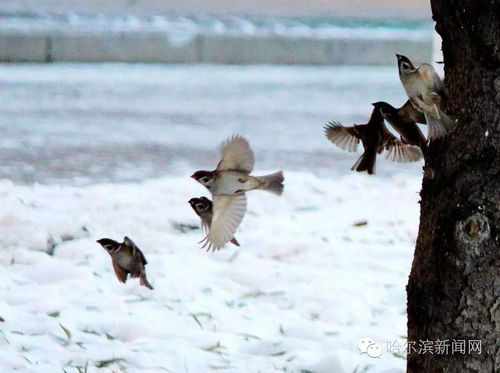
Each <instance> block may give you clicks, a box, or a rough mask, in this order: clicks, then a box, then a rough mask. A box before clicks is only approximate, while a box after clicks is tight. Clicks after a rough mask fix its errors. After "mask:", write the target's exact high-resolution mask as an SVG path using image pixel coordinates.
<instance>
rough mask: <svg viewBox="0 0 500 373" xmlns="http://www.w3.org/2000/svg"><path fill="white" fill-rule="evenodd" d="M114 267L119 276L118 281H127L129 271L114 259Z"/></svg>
mask: <svg viewBox="0 0 500 373" xmlns="http://www.w3.org/2000/svg"><path fill="white" fill-rule="evenodd" d="M113 269H114V270H115V274H116V277H118V281H120V282H123V283H125V282H126V281H127V274H128V272H127V271H125V270H124V269H123V268H121V267H120V266H119V265H118V263H116V262H115V261H114V260H113Z"/></svg>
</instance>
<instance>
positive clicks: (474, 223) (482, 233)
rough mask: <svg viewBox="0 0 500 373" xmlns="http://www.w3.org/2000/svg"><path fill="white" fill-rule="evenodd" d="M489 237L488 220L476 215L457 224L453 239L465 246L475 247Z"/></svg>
mask: <svg viewBox="0 0 500 373" xmlns="http://www.w3.org/2000/svg"><path fill="white" fill-rule="evenodd" d="M489 237H490V224H489V222H488V218H487V217H486V216H484V215H482V214H479V213H476V214H474V215H471V216H469V217H468V218H467V219H465V220H461V221H459V222H457V225H456V229H455V238H456V239H457V241H458V242H460V243H463V244H466V245H477V244H479V243H481V242H483V241H484V240H486V239H488V238H489Z"/></svg>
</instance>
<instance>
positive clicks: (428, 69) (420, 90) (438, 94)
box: [396, 54, 455, 140]
mask: <svg viewBox="0 0 500 373" xmlns="http://www.w3.org/2000/svg"><path fill="white" fill-rule="evenodd" d="M396 57H397V59H398V70H399V78H400V79H401V83H402V84H403V87H404V89H405V91H406V94H407V95H408V98H409V99H410V101H411V103H412V104H413V106H414V107H415V108H416V109H417V110H420V111H422V113H423V114H424V116H425V120H426V122H427V124H428V125H429V133H428V136H427V137H428V138H429V140H432V139H436V138H439V137H442V136H445V135H446V134H447V133H448V131H450V129H451V128H452V127H453V126H454V125H455V121H454V120H453V119H451V118H450V117H449V116H448V115H446V114H445V113H444V112H443V111H442V110H441V109H440V106H441V100H442V98H443V96H444V93H445V89H444V84H443V81H442V80H441V78H440V77H439V75H438V74H437V73H436V70H434V68H433V67H432V66H431V65H429V64H427V63H423V64H421V65H420V66H419V67H417V68H415V66H414V65H413V63H412V62H411V61H410V59H409V58H408V57H406V56H402V55H400V54H396Z"/></svg>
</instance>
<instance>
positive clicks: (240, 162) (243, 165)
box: [191, 135, 284, 250]
mask: <svg viewBox="0 0 500 373" xmlns="http://www.w3.org/2000/svg"><path fill="white" fill-rule="evenodd" d="M254 163H255V158H254V155H253V152H252V149H251V148H250V145H249V144H248V141H247V140H246V139H245V138H243V137H242V136H239V135H235V136H232V137H231V138H229V139H228V140H227V141H225V142H224V143H223V144H222V146H221V160H220V162H219V164H218V165H217V167H216V169H215V170H213V171H196V172H195V173H194V174H193V175H191V177H192V178H194V179H195V180H197V181H198V182H199V183H201V184H202V185H204V186H205V187H206V188H207V189H208V190H209V191H210V192H211V193H212V196H213V218H212V224H211V227H210V229H209V232H208V234H207V235H206V237H205V238H204V244H203V247H207V249H209V250H210V249H213V250H216V249H220V248H221V247H222V246H224V244H225V243H227V242H228V241H230V240H231V239H232V238H233V237H234V233H235V231H236V228H238V226H239V225H240V223H241V221H242V220H243V217H244V215H245V211H246V207H247V198H246V192H248V191H250V190H254V189H260V190H265V191H268V192H271V193H274V194H276V195H281V194H282V193H283V188H284V186H283V180H284V178H283V173H282V172H281V171H278V172H275V173H272V174H270V175H265V176H252V175H250V173H251V172H252V170H253V167H254Z"/></svg>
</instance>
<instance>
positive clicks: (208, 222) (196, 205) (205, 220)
mask: <svg viewBox="0 0 500 373" xmlns="http://www.w3.org/2000/svg"><path fill="white" fill-rule="evenodd" d="M189 204H190V205H191V207H192V208H193V210H194V211H195V212H196V214H197V215H198V216H199V217H200V219H201V229H202V231H203V232H204V233H205V234H208V232H209V231H210V227H211V226H212V219H213V215H214V214H213V212H214V211H213V203H212V201H210V200H209V199H208V198H207V197H200V198H191V199H190V200H189ZM229 242H231V243H232V244H234V245H236V246H240V243H239V242H238V241H237V240H236V238H235V237H233V238H231V240H230V241H229Z"/></svg>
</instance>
